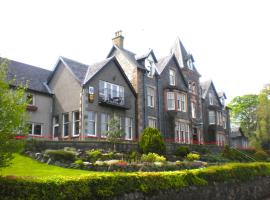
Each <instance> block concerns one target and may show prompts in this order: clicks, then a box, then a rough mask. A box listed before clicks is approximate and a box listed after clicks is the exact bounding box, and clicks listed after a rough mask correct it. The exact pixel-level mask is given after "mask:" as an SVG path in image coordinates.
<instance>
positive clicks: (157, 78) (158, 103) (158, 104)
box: [156, 75, 161, 132]
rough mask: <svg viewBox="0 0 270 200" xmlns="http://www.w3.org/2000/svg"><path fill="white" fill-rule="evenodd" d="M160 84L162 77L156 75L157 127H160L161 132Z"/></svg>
mask: <svg viewBox="0 0 270 200" xmlns="http://www.w3.org/2000/svg"><path fill="white" fill-rule="evenodd" d="M159 84H160V77H159V75H157V76H156V85H157V97H156V98H157V113H158V116H157V123H158V124H157V127H158V129H159V131H160V132H161V123H160V121H161V120H160V118H161V113H160V99H159V98H160V96H159V94H160V92H159V88H160V86H159Z"/></svg>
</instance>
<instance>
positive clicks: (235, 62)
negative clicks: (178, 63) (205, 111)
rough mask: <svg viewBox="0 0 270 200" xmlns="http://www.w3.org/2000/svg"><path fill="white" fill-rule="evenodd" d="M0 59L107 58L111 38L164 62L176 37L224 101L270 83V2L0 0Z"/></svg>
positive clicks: (48, 63) (41, 62)
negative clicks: (120, 33) (120, 34)
mask: <svg viewBox="0 0 270 200" xmlns="http://www.w3.org/2000/svg"><path fill="white" fill-rule="evenodd" d="M0 5H1V12H0V19H1V31H0V56H3V57H7V58H9V59H13V60H17V61H21V62H25V63H27V64H32V65H35V66H39V67H43V68H46V69H53V67H54V65H55V63H56V60H57V58H58V56H60V55H62V56H66V57H69V58H72V59H75V60H78V61H80V62H84V63H86V64H92V63H94V62H97V61H100V60H102V59H104V58H105V57H106V55H107V53H108V52H109V50H110V48H111V45H112V41H111V39H112V38H113V36H114V32H115V31H117V30H120V29H121V30H122V31H123V35H124V37H125V41H124V46H125V48H127V49H129V50H131V51H134V52H135V53H143V52H145V51H147V50H148V49H149V48H152V49H154V52H155V53H156V55H157V57H158V58H161V57H163V56H166V55H167V54H168V53H169V49H170V47H171V46H172V44H173V43H174V41H175V39H176V37H177V36H178V37H180V39H181V40H182V42H183V44H184V45H185V47H186V48H187V50H188V51H189V52H190V53H192V54H193V56H194V58H195V61H196V62H195V64H196V67H197V69H198V71H199V72H200V73H201V74H202V80H207V79H212V80H213V81H214V84H215V86H216V88H217V90H224V91H225V92H226V94H227V96H228V98H229V100H230V99H232V98H233V97H234V96H237V95H243V94H248V93H258V92H259V91H260V89H262V87H263V85H264V84H266V83H269V82H270V78H269V77H270V76H269V73H268V72H269V67H270V63H269V52H270V37H269V36H270V28H269V19H270V12H269V2H268V1H267V0H245V1H244V0H204V1H202V0H187V1H184V0H177V1H173V0H167V1H151V0H148V1H143V0H136V1H131V0H114V1H109V0H107V1H106V0H99V1H87V0H85V1H83V0H76V1H75V0H74V1H73V0H66V1H64V0H54V1H53V0H47V1H41V0H39V1H38V0H24V1H20V0H0Z"/></svg>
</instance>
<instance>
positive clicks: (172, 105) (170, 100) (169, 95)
mask: <svg viewBox="0 0 270 200" xmlns="http://www.w3.org/2000/svg"><path fill="white" fill-rule="evenodd" d="M167 108H168V110H175V99H174V92H167Z"/></svg>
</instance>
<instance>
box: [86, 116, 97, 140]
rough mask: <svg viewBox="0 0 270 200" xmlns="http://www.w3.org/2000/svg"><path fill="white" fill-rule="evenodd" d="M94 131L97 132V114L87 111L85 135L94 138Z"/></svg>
mask: <svg viewBox="0 0 270 200" xmlns="http://www.w3.org/2000/svg"><path fill="white" fill-rule="evenodd" d="M96 131H97V113H96V112H93V111H89V112H88V121H87V135H88V136H96Z"/></svg>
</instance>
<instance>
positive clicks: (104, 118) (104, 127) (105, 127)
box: [101, 113, 110, 137]
mask: <svg viewBox="0 0 270 200" xmlns="http://www.w3.org/2000/svg"><path fill="white" fill-rule="evenodd" d="M109 120H110V116H109V115H108V114H105V113H101V137H107V131H109Z"/></svg>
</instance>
